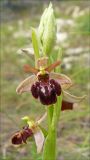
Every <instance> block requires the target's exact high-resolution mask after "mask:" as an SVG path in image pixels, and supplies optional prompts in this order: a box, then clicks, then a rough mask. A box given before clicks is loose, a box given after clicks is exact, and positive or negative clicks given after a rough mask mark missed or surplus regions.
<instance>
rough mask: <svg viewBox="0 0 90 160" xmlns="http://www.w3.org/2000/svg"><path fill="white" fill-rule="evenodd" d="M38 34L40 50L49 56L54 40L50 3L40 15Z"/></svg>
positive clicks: (54, 31)
mask: <svg viewBox="0 0 90 160" xmlns="http://www.w3.org/2000/svg"><path fill="white" fill-rule="evenodd" d="M38 33H39V40H40V44H41V48H42V50H43V52H44V54H45V55H48V54H50V52H51V50H52V48H53V46H54V42H55V38H56V23H55V17H54V12H53V8H52V4H51V3H50V5H49V7H48V9H45V11H44V13H43V15H42V18H41V21H40V25H39V28H38Z"/></svg>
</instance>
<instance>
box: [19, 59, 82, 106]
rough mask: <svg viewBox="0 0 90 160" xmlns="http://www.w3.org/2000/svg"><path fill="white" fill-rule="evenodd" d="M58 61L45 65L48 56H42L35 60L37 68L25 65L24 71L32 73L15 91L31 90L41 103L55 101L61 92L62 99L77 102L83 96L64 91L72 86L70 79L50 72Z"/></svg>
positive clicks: (49, 103) (58, 63)
mask: <svg viewBox="0 0 90 160" xmlns="http://www.w3.org/2000/svg"><path fill="white" fill-rule="evenodd" d="M60 63H61V62H60V61H56V62H55V63H53V64H51V65H49V66H47V64H48V58H47V57H43V58H40V59H38V60H37V68H34V67H32V66H29V65H26V66H24V69H25V71H27V72H32V73H33V75H31V76H29V77H28V78H26V79H25V80H24V81H22V82H21V83H20V85H19V86H18V87H17V89H16V92H17V93H18V94H21V93H23V92H29V93H30V92H31V93H32V95H33V97H34V98H35V99H39V100H40V102H41V103H42V104H43V105H51V104H55V103H56V102H57V96H60V95H61V93H62V94H63V100H64V101H66V102H73V103H77V102H79V101H81V100H82V99H83V98H84V96H83V97H76V96H73V95H71V94H69V93H67V92H66V91H65V89H68V88H69V87H71V86H72V81H71V79H70V78H69V77H67V76H66V75H64V74H60V73H54V72H51V71H52V70H53V69H55V68H56V67H57V66H58V65H60Z"/></svg>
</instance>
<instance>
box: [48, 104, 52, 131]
mask: <svg viewBox="0 0 90 160" xmlns="http://www.w3.org/2000/svg"><path fill="white" fill-rule="evenodd" d="M52 117H53V106H52V105H51V106H49V107H48V108H47V118H48V130H49V129H50V127H51V123H52Z"/></svg>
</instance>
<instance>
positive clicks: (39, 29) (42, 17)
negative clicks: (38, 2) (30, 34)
mask: <svg viewBox="0 0 90 160" xmlns="http://www.w3.org/2000/svg"><path fill="white" fill-rule="evenodd" d="M46 13H47V8H46V9H45V11H44V13H43V15H42V16H41V20H40V24H39V27H38V34H39V38H40V40H41V38H42V35H43V32H44V19H45V16H46Z"/></svg>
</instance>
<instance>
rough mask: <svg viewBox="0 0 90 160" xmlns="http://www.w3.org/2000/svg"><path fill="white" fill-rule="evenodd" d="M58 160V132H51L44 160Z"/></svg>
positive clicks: (44, 152) (46, 142)
mask: <svg viewBox="0 0 90 160" xmlns="http://www.w3.org/2000/svg"><path fill="white" fill-rule="evenodd" d="M48 159H50V160H56V130H53V129H52V128H51V129H50V130H49V133H48V136H47V138H46V140H45V144H44V150H43V160H48Z"/></svg>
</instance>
